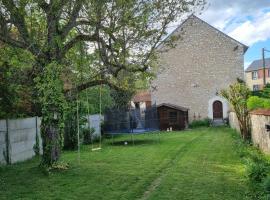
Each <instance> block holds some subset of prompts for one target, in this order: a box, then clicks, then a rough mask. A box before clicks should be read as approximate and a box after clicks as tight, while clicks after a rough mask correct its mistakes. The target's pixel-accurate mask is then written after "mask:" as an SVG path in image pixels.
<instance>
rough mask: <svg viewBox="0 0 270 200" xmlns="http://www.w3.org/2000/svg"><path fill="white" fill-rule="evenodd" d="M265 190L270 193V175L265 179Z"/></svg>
mask: <svg viewBox="0 0 270 200" xmlns="http://www.w3.org/2000/svg"><path fill="white" fill-rule="evenodd" d="M263 185H264V191H265V193H266V194H268V195H270V176H267V177H266V179H265V180H264V184H263Z"/></svg>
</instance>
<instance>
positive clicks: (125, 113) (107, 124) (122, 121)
mask: <svg viewBox="0 0 270 200" xmlns="http://www.w3.org/2000/svg"><path fill="white" fill-rule="evenodd" d="M156 130H159V122H158V114H157V107H156V106H155V105H153V106H151V107H148V108H145V109H138V108H130V109H109V110H107V111H106V112H105V115H104V133H105V134H113V133H143V132H150V131H156Z"/></svg>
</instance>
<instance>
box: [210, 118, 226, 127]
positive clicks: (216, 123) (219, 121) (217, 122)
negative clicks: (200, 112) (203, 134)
mask: <svg viewBox="0 0 270 200" xmlns="http://www.w3.org/2000/svg"><path fill="white" fill-rule="evenodd" d="M224 125H225V122H224V120H223V119H214V120H212V126H224Z"/></svg>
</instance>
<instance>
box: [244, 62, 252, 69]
mask: <svg viewBox="0 0 270 200" xmlns="http://www.w3.org/2000/svg"><path fill="white" fill-rule="evenodd" d="M251 63H252V62H245V63H244V68H245V69H246V68H248V66H249V65H250V64H251Z"/></svg>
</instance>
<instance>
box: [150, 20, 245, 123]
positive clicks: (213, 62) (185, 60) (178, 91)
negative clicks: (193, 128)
mask: <svg viewBox="0 0 270 200" xmlns="http://www.w3.org/2000/svg"><path fill="white" fill-rule="evenodd" d="M178 35H180V39H178V40H177V41H176V43H175V44H176V46H175V47H174V48H169V49H168V47H167V46H166V45H164V42H163V43H161V44H160V45H159V46H158V48H157V51H158V53H159V62H158V64H159V66H160V69H159V72H158V74H157V77H156V79H155V80H153V81H152V83H151V97H152V103H156V104H157V105H159V104H162V103H170V104H173V105H176V106H181V107H185V108H187V109H188V115H189V117H188V118H189V122H190V121H192V120H194V119H203V118H210V119H225V118H227V117H228V110H229V105H228V102H227V101H226V100H225V99H223V98H221V97H220V96H218V92H219V91H220V90H221V89H225V88H227V87H228V86H229V85H230V84H232V83H234V82H236V80H237V78H241V79H243V78H244V54H245V52H246V50H247V49H248V47H247V46H246V45H244V44H242V43H240V42H238V41H236V40H235V39H233V38H231V37H229V36H228V35H226V34H225V33H223V32H221V31H219V30H218V29H216V28H214V27H213V26H211V25H209V24H208V23H206V22H205V21H203V20H201V19H200V18H198V17H197V16H195V15H191V16H190V17H189V18H188V19H186V20H185V21H184V22H183V23H182V24H181V25H180V26H179V27H178V28H177V29H176V30H175V31H174V32H173V33H172V34H170V35H169V36H168V37H167V38H169V37H172V36H178ZM167 38H166V39H165V40H167ZM168 116H169V115H168Z"/></svg>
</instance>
